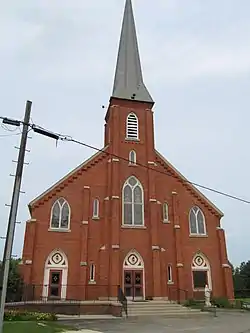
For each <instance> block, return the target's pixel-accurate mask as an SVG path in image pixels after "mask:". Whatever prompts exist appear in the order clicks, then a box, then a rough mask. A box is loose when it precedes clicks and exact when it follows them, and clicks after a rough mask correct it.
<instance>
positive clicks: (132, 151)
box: [129, 150, 136, 165]
mask: <svg viewBox="0 0 250 333" xmlns="http://www.w3.org/2000/svg"><path fill="white" fill-rule="evenodd" d="M132 154H134V162H133V161H132V158H131V155H132ZM129 165H136V151H135V150H131V151H130V152H129Z"/></svg>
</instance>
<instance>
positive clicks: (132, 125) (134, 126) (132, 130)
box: [126, 113, 139, 140]
mask: <svg viewBox="0 0 250 333" xmlns="http://www.w3.org/2000/svg"><path fill="white" fill-rule="evenodd" d="M126 125H127V126H126V127H127V128H126V138H127V139H131V140H138V139H139V133H138V132H139V129H138V118H137V116H136V114H134V113H130V114H129V115H128V117H127V124H126Z"/></svg>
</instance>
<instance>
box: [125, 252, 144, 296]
mask: <svg viewBox="0 0 250 333" xmlns="http://www.w3.org/2000/svg"><path fill="white" fill-rule="evenodd" d="M123 288H124V289H123V290H124V294H125V296H126V297H127V299H129V300H142V299H144V298H145V273H144V262H143V259H142V257H141V256H140V254H139V253H138V252H137V251H134V250H133V251H130V252H129V253H128V254H127V256H126V257H125V259H124V262H123Z"/></svg>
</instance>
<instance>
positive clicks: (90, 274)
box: [89, 264, 95, 282]
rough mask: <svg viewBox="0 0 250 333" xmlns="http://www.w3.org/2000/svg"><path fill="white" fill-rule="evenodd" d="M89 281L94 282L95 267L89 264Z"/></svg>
mask: <svg viewBox="0 0 250 333" xmlns="http://www.w3.org/2000/svg"><path fill="white" fill-rule="evenodd" d="M89 281H90V282H94V281H95V265H94V264H91V265H90V267H89Z"/></svg>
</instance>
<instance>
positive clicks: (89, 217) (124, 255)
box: [21, 0, 234, 300]
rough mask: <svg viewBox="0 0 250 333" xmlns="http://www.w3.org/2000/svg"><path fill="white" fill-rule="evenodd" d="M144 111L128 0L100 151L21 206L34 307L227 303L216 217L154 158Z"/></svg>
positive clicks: (229, 288) (149, 116)
mask: <svg viewBox="0 0 250 333" xmlns="http://www.w3.org/2000/svg"><path fill="white" fill-rule="evenodd" d="M153 107H154V100H153V98H152V96H151V95H150V92H149V90H148V89H147V87H146V85H145V83H144V81H143V75H142V69H141V63H140V56H139V49H138V44H137V36H136V28H135V21H134V16H133V10H132V4H131V0H127V1H126V5H125V11H124V17H123V23H122V30H121V36H120V45H119V51H118V57H117V64H116V69H115V78H114V85H113V92H112V96H111V98H110V102H109V106H108V109H107V113H106V116H105V140H104V141H105V142H104V148H103V150H102V151H100V152H98V153H96V154H95V155H93V156H92V157H91V158H89V159H88V160H87V161H85V162H83V163H82V164H81V165H79V166H78V167H76V169H74V170H73V171H71V172H70V173H69V174H68V175H66V176H65V177H64V178H63V179H61V180H59V181H58V182H57V183H56V184H54V185H53V186H51V187H50V188H49V189H48V190H47V191H45V192H44V193H42V194H41V195H39V196H38V197H37V198H35V199H34V200H33V201H32V202H31V203H30V204H29V210H30V214H31V218H30V220H28V221H27V224H26V231H25V239H24V248H23V258H22V266H21V267H22V272H23V276H24V281H25V283H26V284H27V285H31V286H34V287H35V290H36V297H37V299H41V298H42V299H50V298H53V299H60V300H65V299H66V300H67V299H74V300H91V299H92V300H93V299H105V298H111V297H117V286H119V285H120V286H121V288H122V290H123V292H124V294H125V295H126V297H127V298H128V299H138V300H139V299H160V298H161V299H170V298H172V299H176V300H177V299H178V298H184V297H185V298H196V297H200V296H201V293H202V297H203V294H204V287H205V285H206V284H207V285H208V286H209V288H210V289H211V290H212V293H213V296H215V297H222V296H224V297H227V298H229V299H232V298H233V297H234V295H233V284H232V271H231V267H230V265H229V262H228V258H227V250H226V243H225V233H224V230H223V229H222V228H221V225H220V220H221V218H222V216H223V213H222V212H221V211H220V210H219V209H218V208H217V207H216V206H215V205H214V204H213V203H212V202H210V201H209V200H208V199H207V198H206V197H205V196H204V195H203V194H202V193H200V192H199V191H198V190H197V189H196V188H195V187H194V186H193V185H191V184H190V183H189V182H188V181H187V179H186V178H185V177H184V176H183V175H182V174H180V172H179V171H177V170H176V169H175V168H174V167H173V166H172V165H171V164H170V163H169V162H168V161H167V159H165V158H164V157H163V156H162V155H161V154H160V153H159V152H158V151H157V150H156V148H155V144H154V111H153ZM156 116H157V115H156ZM184 294H185V296H184ZM181 295H182V296H181Z"/></svg>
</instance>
